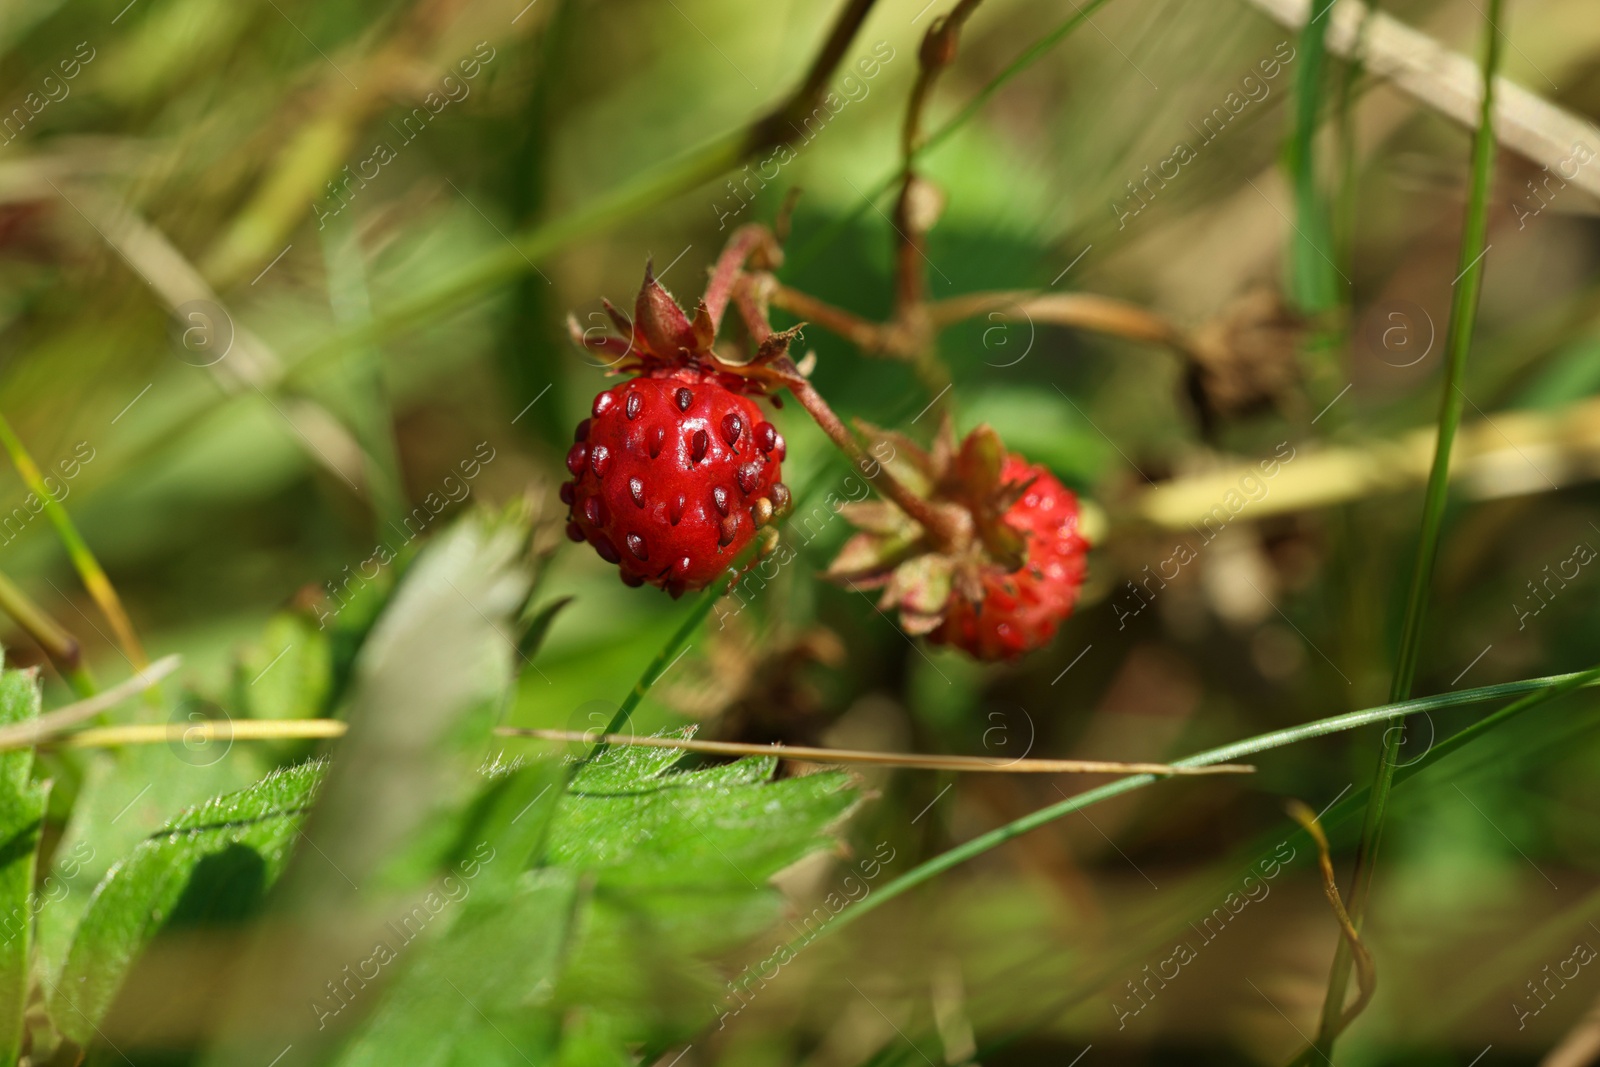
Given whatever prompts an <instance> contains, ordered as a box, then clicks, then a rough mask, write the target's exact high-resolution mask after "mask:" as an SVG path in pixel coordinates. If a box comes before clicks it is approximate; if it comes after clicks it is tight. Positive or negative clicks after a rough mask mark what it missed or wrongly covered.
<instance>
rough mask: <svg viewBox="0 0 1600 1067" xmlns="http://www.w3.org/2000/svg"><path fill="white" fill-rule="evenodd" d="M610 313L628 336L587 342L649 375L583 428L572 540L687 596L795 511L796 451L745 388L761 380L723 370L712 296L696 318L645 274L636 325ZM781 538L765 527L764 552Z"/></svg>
mask: <svg viewBox="0 0 1600 1067" xmlns="http://www.w3.org/2000/svg"><path fill="white" fill-rule="evenodd" d="M607 310H608V311H609V312H611V314H612V318H613V320H614V321H615V322H616V324H617V326H618V327H619V329H621V330H622V331H623V332H624V333H625V334H626V336H625V337H606V338H600V339H587V338H583V337H582V336H581V335H579V343H581V344H583V345H584V346H585V347H587V348H589V349H590V350H591V351H596V352H615V353H616V354H617V355H619V356H621V357H624V359H625V360H626V362H624V361H623V360H619V361H618V362H619V363H620V364H621V365H622V366H623V367H624V368H625V369H629V370H635V371H638V372H640V373H639V374H638V376H637V377H634V378H631V379H630V380H628V381H626V382H623V383H622V384H621V385H617V386H614V387H612V388H610V389H607V390H606V391H604V392H602V393H600V394H599V395H598V396H596V397H595V398H594V406H593V408H592V414H591V416H590V417H589V418H587V419H584V420H583V421H582V422H580V423H579V424H578V428H577V431H576V433H575V434H574V437H575V443H574V444H573V446H572V449H571V450H570V451H569V452H568V453H567V470H568V471H569V472H570V473H571V474H572V481H570V482H567V483H565V484H564V485H563V486H562V487H561V499H562V501H563V502H564V503H566V504H567V506H568V507H569V508H570V511H569V513H568V522H567V536H568V537H570V538H572V540H574V541H587V542H588V543H589V544H591V545H593V546H594V549H595V551H596V552H598V553H599V554H600V556H601V558H603V559H604V560H606V562H608V563H614V564H616V565H617V567H618V569H619V571H620V572H621V575H622V580H623V581H624V582H626V583H627V584H629V585H632V586H638V585H643V584H645V583H646V582H648V583H650V584H651V585H655V586H659V587H661V588H663V589H666V590H667V591H668V592H670V593H672V595H673V596H681V595H682V594H683V593H684V592H685V591H689V590H694V589H701V588H704V587H705V586H707V585H709V584H710V583H711V582H712V581H713V580H714V579H715V578H716V577H717V576H718V575H719V574H722V573H724V572H725V571H726V569H727V567H728V565H729V564H730V563H732V562H733V561H734V559H735V558H736V557H737V556H738V555H739V553H740V552H742V551H743V550H744V549H745V547H746V546H747V545H749V544H750V541H751V539H752V538H755V537H756V536H757V531H758V530H762V528H763V527H767V524H768V523H770V522H771V521H772V519H773V517H774V516H775V515H781V514H782V513H784V512H785V511H787V509H788V506H789V503H790V499H789V490H788V488H787V487H786V486H785V485H784V484H783V482H782V481H780V478H781V470H780V464H781V463H782V461H783V458H784V454H785V450H786V446H785V444H784V440H783V436H782V435H781V434H779V433H778V431H777V430H776V428H774V427H773V425H772V423H770V422H768V421H767V420H766V419H765V418H764V417H763V416H762V413H761V409H760V408H758V407H757V406H756V404H755V402H754V401H753V400H752V399H751V398H750V397H749V396H747V395H744V394H745V393H747V392H759V391H760V388H761V387H760V386H759V385H758V384H756V383H754V382H752V381H749V380H748V379H745V378H741V377H739V376H737V375H734V374H730V373H727V372H726V371H723V370H720V369H719V368H718V364H717V362H716V360H715V357H714V356H712V354H711V352H710V346H711V341H712V339H713V337H714V335H715V332H716V331H715V325H714V323H713V322H712V321H711V318H710V315H709V313H708V311H707V308H706V304H705V303H704V302H702V303H701V304H700V306H699V308H698V313H697V315H696V317H695V320H694V321H693V322H691V321H690V320H689V319H688V317H687V316H686V315H684V313H683V311H682V310H681V309H680V308H679V307H678V305H677V304H676V303H675V302H674V301H673V300H672V297H671V296H670V295H668V293H667V291H666V290H665V289H663V288H662V287H661V286H660V284H659V283H657V282H656V281H655V279H654V278H653V277H652V276H651V275H650V273H649V271H648V269H647V270H646V273H645V282H644V286H643V288H642V289H641V290H640V291H639V299H638V303H637V305H636V308H635V317H634V321H633V322H631V323H630V322H629V321H628V320H627V318H626V317H625V316H623V315H621V313H619V312H617V311H616V310H615V309H614V308H612V307H611V306H610V305H609V304H608V305H607ZM574 332H575V333H576V332H577V331H576V327H574ZM776 534H777V530H776V529H775V528H768V529H767V530H764V531H763V535H762V536H763V542H762V548H763V549H764V550H765V551H770V550H771V549H772V547H773V546H774V544H775V543H776Z"/></svg>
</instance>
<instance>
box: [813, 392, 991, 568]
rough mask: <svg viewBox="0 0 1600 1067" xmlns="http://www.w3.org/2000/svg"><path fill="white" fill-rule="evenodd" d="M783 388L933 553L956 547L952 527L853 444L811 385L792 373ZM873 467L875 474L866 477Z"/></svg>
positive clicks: (925, 502)
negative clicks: (915, 526) (911, 524)
mask: <svg viewBox="0 0 1600 1067" xmlns="http://www.w3.org/2000/svg"><path fill="white" fill-rule="evenodd" d="M785 384H787V385H788V387H789V392H790V393H792V394H793V395H794V398H795V399H796V400H798V401H799V402H800V406H801V407H803V408H805V409H806V413H807V414H809V415H810V416H811V417H812V419H814V420H815V421H816V424H817V425H818V426H820V427H822V432H823V433H825V434H827V435H828V439H829V440H831V441H832V442H833V443H834V444H835V445H836V446H838V448H839V451H841V452H843V453H844V454H845V455H846V456H848V457H849V458H850V461H851V462H852V463H854V464H855V465H856V466H857V467H858V468H859V469H860V470H861V473H862V474H867V476H868V481H870V482H872V484H873V485H874V487H876V488H877V490H878V491H879V492H880V493H881V494H882V495H884V496H885V497H888V498H889V499H890V500H891V501H893V502H894V504H895V506H896V507H898V508H899V509H900V510H901V511H903V512H905V513H906V514H907V515H909V516H911V518H913V519H915V520H916V522H917V523H918V524H919V525H920V526H921V527H922V528H923V530H924V531H925V532H926V533H927V535H928V537H929V539H930V540H931V541H932V542H933V545H934V547H935V548H936V549H938V550H939V551H944V550H947V549H949V548H951V547H953V546H954V545H955V544H956V542H957V541H958V540H959V531H958V530H957V529H956V528H955V524H954V523H952V522H951V521H950V520H949V519H947V518H946V517H945V516H944V515H943V514H941V513H940V512H939V511H938V509H936V508H935V507H934V506H933V505H932V504H930V503H929V502H928V501H926V500H924V499H922V498H921V497H920V496H918V495H917V494H915V493H913V492H912V491H911V490H910V489H908V488H906V487H905V485H904V484H902V483H901V481H900V480H899V479H898V478H896V477H895V476H894V475H893V474H892V473H891V472H890V471H889V468H888V467H885V466H884V465H883V464H881V463H879V462H878V461H877V460H875V459H873V458H872V457H871V456H870V455H868V454H867V451H866V449H864V448H862V447H861V442H860V441H857V440H856V437H855V435H854V434H853V433H851V432H850V430H849V428H848V427H846V426H845V424H844V423H843V422H842V421H840V419H839V416H837V415H835V414H834V413H833V409H832V408H830V407H829V406H828V402H827V401H826V400H824V399H822V394H820V393H818V392H817V391H816V390H815V389H813V388H812V387H811V383H810V382H808V381H806V380H805V379H804V378H803V377H801V376H800V372H799V371H798V370H794V371H793V373H792V374H791V375H789V376H788V377H787V379H786V383H785ZM874 467H876V468H877V471H878V473H877V474H868V472H869V471H871V470H872V469H873V468H874Z"/></svg>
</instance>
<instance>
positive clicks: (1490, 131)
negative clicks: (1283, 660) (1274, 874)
mask: <svg viewBox="0 0 1600 1067" xmlns="http://www.w3.org/2000/svg"><path fill="white" fill-rule="evenodd" d="M1502 7H1503V3H1502V0H1490V3H1489V9H1488V12H1487V13H1486V14H1485V16H1484V17H1485V26H1484V36H1485V43H1484V50H1483V57H1484V58H1483V103H1482V114H1481V117H1480V121H1479V126H1478V130H1477V133H1476V134H1475V135H1474V136H1473V142H1472V184H1471V188H1470V191H1469V194H1468V200H1467V211H1466V220H1465V222H1464V224H1463V227H1462V234H1461V253H1460V256H1459V260H1458V266H1459V272H1458V274H1457V277H1456V281H1455V292H1454V295H1453V297H1452V299H1451V304H1450V326H1449V333H1448V336H1447V338H1446V341H1445V356H1446V360H1447V363H1446V370H1445V381H1444V387H1443V395H1442V396H1441V397H1440V400H1439V431H1438V438H1437V442H1436V444H1435V447H1434V454H1433V466H1432V468H1431V470H1430V471H1429V473H1428V488H1427V492H1426V496H1425V498H1424V504H1423V511H1422V530H1421V535H1420V537H1419V540H1418V544H1417V556H1416V562H1415V564H1414V566H1413V567H1412V571H1411V585H1410V588H1409V590H1408V591H1407V596H1406V610H1405V620H1404V623H1403V626H1402V629H1401V632H1400V648H1399V654H1398V656H1397V659H1396V662H1395V671H1394V678H1393V682H1392V685H1391V688H1390V699H1391V700H1393V701H1400V700H1404V699H1406V698H1407V697H1409V696H1410V695H1411V689H1412V683H1413V682H1414V680H1415V678H1416V672H1417V660H1418V657H1419V654H1420V650H1421V647H1422V625H1423V618H1424V615H1425V614H1426V610H1427V601H1428V590H1429V587H1430V585H1431V582H1432V577H1433V567H1434V561H1435V559H1436V558H1437V556H1438V551H1439V534H1440V528H1441V526H1442V525H1443V522H1444V509H1445V504H1446V502H1447V499H1448V496H1449V483H1450V452H1451V447H1452V445H1453V444H1454V443H1455V436H1456V429H1457V427H1458V426H1459V425H1460V424H1461V414H1462V408H1463V404H1464V402H1465V399H1466V394H1465V393H1463V392H1462V389H1461V382H1462V378H1463V376H1464V374H1465V370H1466V363H1467V352H1468V350H1469V349H1470V348H1471V346H1472V328H1473V323H1474V321H1475V320H1476V318H1477V312H1478V296H1479V293H1480V292H1481V290H1482V286H1483V272H1484V259H1485V256H1486V253H1487V248H1486V247H1485V241H1486V238H1487V234H1488V216H1489V186H1490V182H1491V179H1492V177H1493V169H1494V156H1495V147H1496V145H1495V135H1494V76H1495V72H1496V71H1497V70H1498V69H1499V66H1500V52H1501V40H1502V37H1501V34H1500V32H1499V29H1498V26H1499V20H1500V13H1501V8H1502ZM1401 735H1402V731H1399V730H1389V731H1386V732H1385V733H1384V742H1383V751H1382V753H1381V755H1380V756H1379V759H1378V768H1377V772H1376V774H1375V775H1374V777H1373V783H1372V793H1371V798H1370V800H1369V802H1368V804H1367V810H1366V819H1365V821H1364V823H1363V825H1362V829H1361V841H1360V843H1359V844H1358V845H1357V847H1356V857H1355V869H1354V872H1353V874H1352V876H1351V882H1350V884H1351V889H1350V908H1349V911H1350V918H1351V921H1352V922H1353V923H1354V925H1355V927H1356V929H1357V930H1360V928H1361V920H1362V918H1363V916H1364V913H1365V911H1366V904H1367V900H1368V897H1369V895H1370V893H1371V889H1372V872H1373V866H1374V863H1375V861H1376V859H1377V853H1378V846H1379V843H1380V840H1381V838H1382V834H1383V823H1384V816H1385V814H1386V813H1387V808H1388V801H1389V791H1390V789H1391V788H1392V787H1393V785H1394V776H1395V767H1396V764H1397V762H1398V760H1399V756H1400V745H1401V742H1402V740H1403V738H1402V736H1401ZM1352 962H1353V960H1352V956H1351V951H1350V946H1349V942H1348V941H1346V940H1344V939H1342V938H1341V939H1340V941H1339V944H1338V947H1337V949H1336V950H1335V953H1334V960H1333V967H1332V969H1331V972H1330V974H1329V978H1328V989H1327V994H1326V996H1325V997H1324V999H1323V1002H1322V1020H1321V1023H1320V1026H1319V1028H1318V1031H1317V1040H1316V1042H1315V1043H1314V1045H1313V1046H1312V1049H1311V1053H1308V1056H1309V1055H1311V1054H1312V1053H1314V1054H1315V1055H1317V1056H1319V1057H1328V1056H1330V1055H1331V1053H1332V1050H1333V1045H1334V1041H1335V1040H1336V1039H1337V1037H1338V1035H1339V1031H1340V1030H1341V1029H1342V1027H1343V1019H1344V1001H1345V993H1346V988H1347V986H1348V985H1349V981H1350V969H1351V965H1352Z"/></svg>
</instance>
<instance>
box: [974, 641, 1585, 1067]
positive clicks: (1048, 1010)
mask: <svg viewBox="0 0 1600 1067" xmlns="http://www.w3.org/2000/svg"><path fill="white" fill-rule="evenodd" d="M1541 681H1551V682H1552V684H1550V685H1547V686H1545V687H1544V688H1541V689H1537V690H1535V691H1534V692H1532V693H1530V694H1528V695H1526V696H1524V697H1523V698H1522V699H1520V700H1517V701H1514V702H1513V703H1511V704H1508V705H1506V706H1505V707H1503V708H1501V709H1500V710H1499V711H1496V712H1494V713H1493V714H1492V715H1487V716H1485V717H1484V718H1482V719H1480V720H1479V721H1477V722H1475V723H1473V724H1472V725H1471V726H1468V727H1466V728H1465V729H1462V730H1458V731H1457V732H1455V733H1453V734H1450V735H1449V736H1448V737H1445V738H1444V739H1443V740H1441V741H1438V742H1437V743H1435V744H1434V745H1433V747H1432V748H1430V749H1429V750H1428V751H1427V752H1425V753H1424V754H1423V755H1421V756H1419V757H1417V758H1416V760H1415V762H1412V763H1408V764H1407V765H1406V766H1404V767H1401V768H1400V769H1399V771H1398V772H1397V773H1396V774H1395V785H1397V786H1398V785H1401V784H1402V783H1404V782H1405V781H1407V780H1409V779H1411V778H1413V777H1415V776H1416V775H1418V774H1420V773H1421V772H1422V771H1424V770H1426V769H1428V768H1429V767H1431V766H1433V765H1434V764H1436V763H1438V762H1439V761H1440V760H1442V759H1444V757H1446V756H1448V755H1450V754H1451V753H1453V752H1455V751H1456V750H1458V749H1460V748H1461V747H1463V746H1464V745H1467V744H1469V743H1471V742H1472V741H1475V740H1477V739H1478V738H1480V737H1482V736H1484V735H1485V734H1487V733H1488V732H1489V731H1491V730H1493V729H1495V728H1496V727H1499V726H1503V725H1505V724H1506V723H1507V722H1509V721H1510V720H1511V719H1513V718H1516V717H1517V716H1518V715H1521V714H1522V713H1523V712H1526V711H1528V710H1530V709H1532V708H1534V707H1537V706H1538V705H1540V704H1543V703H1546V702H1547V701H1549V700H1553V699H1554V698H1556V697H1558V696H1561V695H1562V694H1564V693H1569V692H1571V691H1573V690H1574V689H1579V688H1582V687H1584V686H1592V685H1595V684H1600V667H1594V668H1591V669H1589V670H1587V671H1581V672H1578V673H1576V674H1567V675H1561V676H1560V677H1559V678H1558V679H1555V680H1548V679H1541ZM1513 684H1514V685H1518V686H1521V685H1524V684H1528V683H1520V682H1519V683H1513ZM1493 688H1497V687H1486V688H1485V689H1484V690H1480V692H1487V691H1488V689H1493ZM1370 795H1371V789H1370V787H1365V788H1362V789H1361V790H1360V791H1358V792H1356V793H1353V794H1352V795H1350V796H1348V797H1345V798H1344V799H1343V800H1341V801H1339V802H1338V803H1336V804H1334V805H1333V806H1332V807H1330V808H1329V809H1328V810H1327V811H1325V812H1323V813H1322V815H1321V817H1320V819H1319V820H1318V821H1319V822H1320V823H1321V824H1322V826H1323V828H1324V829H1325V830H1328V831H1332V830H1333V829H1334V828H1336V827H1338V826H1340V825H1342V824H1344V823H1346V822H1348V821H1350V820H1351V819H1353V818H1355V816H1357V815H1358V814H1360V813H1361V811H1362V810H1363V809H1364V808H1365V807H1366V803H1367V798H1368V797H1369V796H1370ZM1291 842H1292V843H1293V847H1294V858H1291V859H1290V860H1288V861H1286V863H1285V865H1286V866H1287V865H1289V864H1293V863H1296V862H1299V860H1300V858H1302V857H1304V858H1309V857H1310V856H1311V855H1314V850H1313V849H1312V847H1311V845H1312V842H1311V838H1310V835H1308V834H1307V833H1306V832H1305V830H1304V829H1302V828H1300V827H1299V826H1296V825H1294V824H1293V823H1288V824H1287V825H1284V826H1280V827H1277V828H1275V829H1273V830H1271V831H1269V832H1264V833H1263V834H1261V835H1260V838H1259V839H1258V841H1257V843H1256V844H1255V845H1253V846H1251V847H1250V848H1247V849H1244V850H1243V854H1244V855H1247V856H1251V857H1252V859H1251V860H1250V861H1249V863H1248V864H1246V863H1244V861H1242V860H1241V861H1240V866H1242V867H1244V868H1245V869H1246V870H1247V871H1249V870H1260V869H1261V867H1260V866H1259V865H1260V864H1262V863H1264V862H1266V861H1268V860H1281V853H1280V852H1279V849H1280V848H1281V846H1282V845H1284V844H1287V843H1291ZM1221 881H1222V882H1225V883H1227V884H1229V885H1236V884H1238V881H1239V876H1238V875H1234V876H1231V877H1229V878H1226V879H1222V880H1221ZM1192 917H1193V916H1192V915H1183V914H1176V917H1175V918H1172V919H1170V920H1169V921H1168V926H1167V927H1166V928H1160V927H1157V928H1152V929H1149V930H1146V931H1142V933H1143V934H1145V935H1146V936H1145V937H1143V938H1142V939H1141V940H1139V941H1136V942H1135V943H1133V944H1131V945H1129V946H1127V948H1126V951H1122V952H1119V954H1118V955H1117V956H1116V957H1115V958H1113V959H1112V960H1111V961H1109V962H1108V963H1106V964H1104V965H1103V966H1101V967H1099V968H1097V969H1095V970H1094V971H1093V972H1092V973H1090V974H1087V975H1085V976H1084V977H1083V978H1082V979H1081V980H1079V981H1075V982H1074V984H1073V985H1072V987H1071V988H1070V989H1068V990H1067V991H1066V992H1064V993H1063V994H1062V995H1061V996H1060V997H1059V998H1058V999H1056V1000H1054V1001H1052V1002H1051V1003H1050V1004H1049V1005H1048V1006H1047V1007H1045V1008H1044V1009H1042V1010H1040V1011H1038V1012H1037V1013H1036V1014H1034V1015H1033V1016H1032V1017H1031V1018H1029V1019H1028V1020H1027V1021H1025V1022H1022V1023H1019V1024H1017V1025H1016V1026H1015V1027H1014V1028H1013V1029H1011V1030H1010V1031H1009V1032H1008V1033H1006V1034H1004V1035H1001V1036H999V1037H995V1038H992V1039H989V1040H986V1041H985V1042H984V1043H983V1045H982V1046H981V1047H980V1048H979V1049H978V1050H977V1053H976V1054H975V1056H974V1057H973V1059H972V1060H970V1061H968V1062H981V1061H984V1060H987V1059H989V1058H992V1057H995V1056H998V1055H999V1054H1000V1053H1001V1052H1002V1051H1004V1050H1005V1049H1007V1048H1009V1047H1010V1046H1012V1045H1014V1044H1016V1043H1017V1042H1018V1041H1020V1040H1022V1039H1023V1038H1025V1037H1027V1036H1028V1035H1029V1034H1031V1033H1034V1032H1036V1031H1037V1030H1039V1029H1041V1028H1043V1027H1045V1026H1048V1025H1049V1024H1050V1023H1052V1022H1054V1021H1055V1020H1057V1019H1059V1018H1060V1017H1061V1016H1062V1015H1063V1014H1064V1013H1066V1012H1068V1011H1070V1010H1071V1009H1073V1008H1074V1007H1076V1006H1077V1005H1078V1004H1080V1003H1082V1002H1083V1000H1084V999H1085V998H1086V997H1087V996H1089V995H1090V994H1091V993H1093V992H1095V991H1097V990H1100V989H1103V988H1104V986H1105V983H1106V982H1109V981H1111V980H1112V979H1111V976H1112V975H1114V974H1116V973H1117V972H1119V971H1122V970H1124V969H1127V968H1129V967H1137V966H1138V964H1137V962H1136V961H1137V960H1139V959H1142V958H1143V957H1144V956H1145V955H1146V954H1147V953H1148V952H1149V951H1150V949H1151V947H1152V946H1154V945H1159V944H1162V943H1163V942H1164V941H1166V940H1167V939H1168V938H1169V937H1171V936H1172V935H1173V934H1174V933H1176V932H1177V931H1179V930H1182V929H1183V927H1184V926H1185V925H1186V924H1187V923H1188V921H1189V920H1190V919H1191V918H1192ZM1299 1062H1301V1063H1318V1064H1320V1063H1322V1062H1323V1061H1321V1060H1318V1059H1316V1058H1315V1057H1314V1056H1312V1055H1311V1054H1310V1053H1309V1052H1308V1053H1307V1054H1306V1056H1305V1057H1303V1058H1302V1059H1301V1060H1300V1061H1299Z"/></svg>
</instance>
